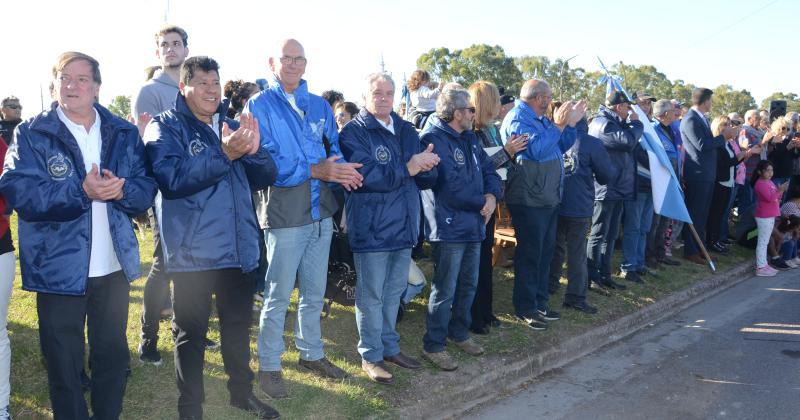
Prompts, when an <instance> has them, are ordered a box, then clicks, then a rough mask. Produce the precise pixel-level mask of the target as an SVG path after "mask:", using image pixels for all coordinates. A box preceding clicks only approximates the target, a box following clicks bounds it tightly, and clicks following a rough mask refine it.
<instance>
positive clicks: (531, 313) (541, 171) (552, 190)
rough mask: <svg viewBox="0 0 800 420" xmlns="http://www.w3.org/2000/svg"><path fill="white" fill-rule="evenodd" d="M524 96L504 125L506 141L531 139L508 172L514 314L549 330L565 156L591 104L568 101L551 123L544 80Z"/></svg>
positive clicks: (532, 83) (524, 89) (529, 86)
mask: <svg viewBox="0 0 800 420" xmlns="http://www.w3.org/2000/svg"><path fill="white" fill-rule="evenodd" d="M519 96H520V99H517V101H516V102H515V105H514V108H513V109H512V110H511V111H510V112H509V113H508V115H506V117H505V119H503V125H502V126H501V127H500V135H501V136H502V137H503V141H504V142H508V141H510V140H511V138H512V137H513V136H514V135H517V134H521V135H526V136H527V137H528V147H527V148H525V150H523V151H522V152H520V153H517V155H516V156H515V157H514V162H516V165H512V166H511V168H509V174H508V190H507V192H506V203H508V209H509V211H510V212H511V219H512V222H513V224H514V231H515V234H516V238H517V247H516V249H515V250H514V296H513V301H514V312H515V313H516V315H517V317H519V318H520V319H522V320H523V321H524V322H525V323H526V324H527V325H528V326H529V327H530V328H531V329H534V330H539V331H541V330H544V329H546V328H547V321H555V320H557V319H559V317H560V315H559V313H558V312H556V311H553V310H551V309H549V308H548V307H547V301H548V299H549V298H550V296H549V294H548V277H549V276H548V271H549V270H550V261H551V260H552V259H553V249H554V244H555V241H556V225H557V224H558V223H557V221H558V205H559V204H560V203H561V199H562V195H563V178H564V169H563V165H564V163H563V156H562V154H563V153H564V152H566V151H567V150H569V148H570V147H572V144H573V143H575V138H576V137H575V136H576V133H575V124H577V122H578V121H580V120H581V118H583V116H584V115H585V114H586V103H584V102H583V101H581V102H578V103H575V102H566V103H564V104H563V105H562V106H561V107H559V108H558V110H557V111H556V112H555V113H554V115H553V121H550V120H549V119H548V118H547V117H545V116H544V114H545V112H546V111H547V107H548V106H549V105H550V102H552V100H553V91H552V89H550V86H549V85H548V84H547V83H546V82H545V81H543V80H537V79H532V80H528V81H527V82H525V85H523V87H522V89H521V91H520V95H519Z"/></svg>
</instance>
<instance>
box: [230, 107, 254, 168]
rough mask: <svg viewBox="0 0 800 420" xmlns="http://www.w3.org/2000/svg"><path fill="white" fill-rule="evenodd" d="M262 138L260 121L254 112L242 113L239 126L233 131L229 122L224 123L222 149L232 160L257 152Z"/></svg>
mask: <svg viewBox="0 0 800 420" xmlns="http://www.w3.org/2000/svg"><path fill="white" fill-rule="evenodd" d="M260 140H261V138H260V134H259V132H258V121H257V120H256V119H255V117H253V115H252V114H242V116H241V118H240V120H239V128H238V129H237V130H236V131H233V132H232V131H231V129H230V127H228V124H227V123H222V151H223V152H224V153H225V156H227V157H228V159H230V160H236V159H239V158H240V157H242V156H244V155H253V154H255V153H256V152H258V147H259V145H260V143H259V142H260Z"/></svg>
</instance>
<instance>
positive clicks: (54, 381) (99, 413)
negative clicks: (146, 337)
mask: <svg viewBox="0 0 800 420" xmlns="http://www.w3.org/2000/svg"><path fill="white" fill-rule="evenodd" d="M129 294H130V284H129V283H128V280H127V279H126V278H125V275H124V274H123V273H122V271H117V272H115V273H111V274H109V275H107V276H103V277H90V278H88V279H87V283H86V294H85V295H84V296H66V295H55V294H50V293H38V294H37V295H36V311H37V313H38V315H39V341H40V344H41V347H42V355H43V356H44V359H45V362H46V363H47V380H48V385H49V387H50V402H51V403H52V406H53V415H54V417H55V419H56V420H59V419H70V420H72V419H78V420H85V419H88V418H89V412H88V409H87V405H86V400H85V399H84V397H83V390H82V388H81V371H82V370H83V359H84V353H85V345H84V327H86V329H87V330H88V336H89V365H90V366H91V368H92V380H91V396H92V398H91V400H92V412H93V414H94V418H96V419H98V420H107V419H117V418H119V416H120V413H121V412H122V398H123V396H124V395H125V384H126V381H127V375H126V369H127V368H128V364H129V363H130V352H129V351H128V340H127V338H126V335H125V330H126V329H127V325H128V302H129ZM22 374H24V373H22Z"/></svg>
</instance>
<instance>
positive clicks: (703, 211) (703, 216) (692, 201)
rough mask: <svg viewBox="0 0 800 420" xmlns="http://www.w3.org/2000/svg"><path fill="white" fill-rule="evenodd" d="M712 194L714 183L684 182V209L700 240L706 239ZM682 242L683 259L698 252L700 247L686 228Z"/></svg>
mask: <svg viewBox="0 0 800 420" xmlns="http://www.w3.org/2000/svg"><path fill="white" fill-rule="evenodd" d="M713 194H714V181H686V209H687V210H689V217H691V218H692V222H693V223H694V229H695V230H696V231H697V236H698V237H699V238H700V239H701V240H703V239H704V238H705V237H706V222H707V221H708V211H709V209H710V208H711V197H712V196H713ZM683 241H684V243H685V244H686V245H685V246H684V247H683V255H684V256H685V257H688V256H689V255H694V254H698V253H699V252H700V247H699V246H698V245H697V242H695V240H694V236H692V232H691V231H690V230H689V229H688V228H686V229H684V230H683Z"/></svg>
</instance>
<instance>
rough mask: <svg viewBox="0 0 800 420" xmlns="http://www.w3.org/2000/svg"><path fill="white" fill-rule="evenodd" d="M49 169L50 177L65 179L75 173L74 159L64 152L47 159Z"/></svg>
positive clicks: (57, 179)
mask: <svg viewBox="0 0 800 420" xmlns="http://www.w3.org/2000/svg"><path fill="white" fill-rule="evenodd" d="M47 171H48V172H50V177H52V178H53V179H55V180H56V181H63V180H65V179H67V178H69V177H71V176H72V174H73V173H74V169H73V165H72V161H71V160H70V159H69V158H68V157H67V156H64V154H63V153H59V154H57V155H55V156H51V157H50V158H48V159H47Z"/></svg>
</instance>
